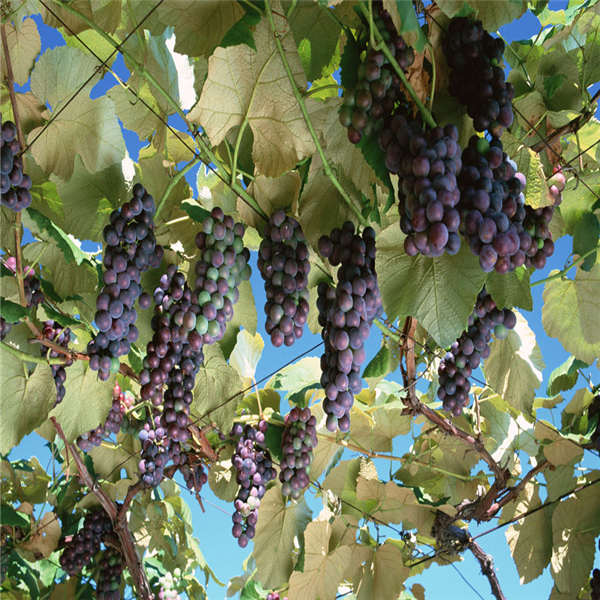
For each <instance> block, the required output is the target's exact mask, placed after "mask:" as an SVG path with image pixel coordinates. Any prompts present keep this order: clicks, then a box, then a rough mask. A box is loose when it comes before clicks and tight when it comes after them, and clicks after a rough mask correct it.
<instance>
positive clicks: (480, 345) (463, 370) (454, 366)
mask: <svg viewBox="0 0 600 600" xmlns="http://www.w3.org/2000/svg"><path fill="white" fill-rule="evenodd" d="M516 324H517V317H516V315H515V313H514V312H512V311H511V310H508V309H506V308H505V309H501V308H498V307H497V306H496V303H495V302H494V300H493V299H492V297H491V296H490V295H489V294H488V293H487V292H486V291H485V288H484V289H483V290H481V292H480V293H479V295H478V296H477V302H476V303H475V308H474V310H473V313H472V314H471V315H470V316H469V321H468V329H467V330H466V331H465V332H464V333H463V334H462V335H461V336H460V337H459V338H458V340H456V342H454V344H452V346H451V348H450V352H448V353H447V354H446V356H445V357H444V359H443V360H442V361H441V362H440V365H439V367H438V376H439V384H440V387H439V389H438V392H437V395H438V398H439V399H440V400H441V401H442V402H443V403H444V410H446V411H448V412H452V414H453V415H454V416H455V417H458V416H460V415H461V413H462V411H463V408H464V407H466V406H467V405H468V404H469V390H470V389H471V382H470V381H469V377H471V374H472V372H473V371H474V370H475V369H477V368H478V367H479V365H480V364H481V361H482V360H484V359H486V358H487V357H488V356H489V355H490V347H489V343H490V341H491V339H492V333H493V334H494V335H495V336H496V339H499V340H501V339H504V338H505V337H506V336H507V335H508V332H509V330H510V329H514V327H515V325H516Z"/></svg>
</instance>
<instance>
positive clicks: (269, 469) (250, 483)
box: [229, 420, 277, 548]
mask: <svg viewBox="0 0 600 600" xmlns="http://www.w3.org/2000/svg"><path fill="white" fill-rule="evenodd" d="M268 428H269V424H268V423H267V422H266V421H264V420H261V421H259V423H258V426H257V428H256V429H255V428H254V427H252V425H249V424H247V425H245V426H242V425H241V424H240V423H234V425H233V428H232V430H231V432H230V434H229V437H230V438H233V439H235V440H236V444H235V451H234V454H233V457H232V459H231V462H232V463H233V466H234V468H235V470H236V481H237V483H238V484H239V485H240V489H239V491H238V494H237V497H236V499H235V500H234V503H233V505H234V507H235V511H234V513H233V516H232V520H233V528H232V530H231V531H232V533H233V537H234V538H236V539H237V541H238V544H239V546H240V548H245V547H246V546H247V545H248V542H249V541H250V540H251V539H252V538H254V534H255V533H256V529H255V528H256V522H257V520H258V509H259V507H260V500H261V498H262V497H263V496H264V495H265V491H266V488H265V486H266V485H267V483H268V482H269V481H271V480H272V479H275V477H277V473H276V471H275V468H274V467H273V462H272V460H271V455H270V454H269V451H268V450H267V444H266V439H265V434H266V432H267V429H268Z"/></svg>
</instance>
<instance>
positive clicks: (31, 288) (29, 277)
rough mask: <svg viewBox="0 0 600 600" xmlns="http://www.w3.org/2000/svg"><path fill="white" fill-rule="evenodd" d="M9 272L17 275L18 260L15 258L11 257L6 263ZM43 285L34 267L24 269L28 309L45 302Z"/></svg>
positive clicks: (24, 287)
mask: <svg viewBox="0 0 600 600" xmlns="http://www.w3.org/2000/svg"><path fill="white" fill-rule="evenodd" d="M4 264H5V265H6V267H7V269H8V270H9V271H12V272H13V273H14V274H15V275H16V273H17V259H16V258H15V257H14V256H9V257H8V258H7V259H6V260H5V261H4ZM41 287H42V284H41V282H40V280H39V279H38V278H37V277H36V276H35V271H34V269H33V267H24V269H23V289H24V292H25V301H26V302H27V308H32V307H33V306H36V307H37V306H39V305H40V304H41V303H42V302H43V301H44V292H42V289H41Z"/></svg>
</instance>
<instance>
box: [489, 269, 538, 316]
mask: <svg viewBox="0 0 600 600" xmlns="http://www.w3.org/2000/svg"><path fill="white" fill-rule="evenodd" d="M530 279H531V273H530V272H529V271H528V270H527V269H525V268H524V267H523V268H519V269H515V270H514V271H512V272H511V273H504V275H501V274H500V273H496V271H492V272H491V273H489V274H488V276H487V279H486V280H485V289H486V290H487V291H488V292H489V294H490V296H491V297H492V298H493V299H494V301H495V302H496V304H497V305H498V306H499V307H500V308H522V309H523V310H532V309H533V298H532V297H531V287H530V285H529V281H530Z"/></svg>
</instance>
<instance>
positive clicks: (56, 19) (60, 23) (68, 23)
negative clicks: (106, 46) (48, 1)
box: [36, 0, 94, 34]
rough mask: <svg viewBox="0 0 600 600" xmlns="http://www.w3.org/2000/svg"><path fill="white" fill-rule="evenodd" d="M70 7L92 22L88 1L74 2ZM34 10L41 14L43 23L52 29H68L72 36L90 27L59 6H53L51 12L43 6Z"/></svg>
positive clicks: (79, 0)
mask: <svg viewBox="0 0 600 600" xmlns="http://www.w3.org/2000/svg"><path fill="white" fill-rule="evenodd" d="M72 7H73V8H75V9H76V10H77V11H78V12H80V13H81V14H83V15H84V16H86V17H87V18H88V19H89V20H91V21H93V20H94V14H93V12H92V7H91V3H90V2H89V1H88V0H74V2H73V5H72ZM36 8H37V11H36V12H41V13H42V18H43V19H44V23H46V25H49V26H50V27H54V29H60V28H61V27H68V28H69V30H70V31H72V32H73V33H74V34H78V33H81V32H82V31H85V30H86V29H89V28H90V26H89V25H88V24H87V23H86V22H85V21H84V20H83V19H81V18H80V17H79V16H78V15H75V14H73V13H71V12H69V11H68V10H65V9H63V8H62V7H61V6H60V4H56V5H55V4H53V5H52V11H50V10H48V8H46V7H45V6H38V7H36Z"/></svg>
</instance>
